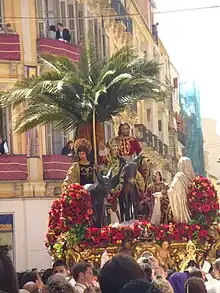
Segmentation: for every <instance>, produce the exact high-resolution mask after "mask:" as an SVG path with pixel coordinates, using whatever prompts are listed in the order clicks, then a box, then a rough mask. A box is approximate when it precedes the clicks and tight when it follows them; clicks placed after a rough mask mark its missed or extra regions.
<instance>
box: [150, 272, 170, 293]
mask: <svg viewBox="0 0 220 293" xmlns="http://www.w3.org/2000/svg"><path fill="white" fill-rule="evenodd" d="M153 284H154V285H155V287H156V288H157V289H159V290H160V291H161V292H162V293H173V288H172V286H171V285H170V283H169V282H168V281H167V280H166V279H164V278H163V277H162V276H159V275H158V276H157V277H156V278H155V279H154V280H153Z"/></svg>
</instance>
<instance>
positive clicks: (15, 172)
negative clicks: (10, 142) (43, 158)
mask: <svg viewBox="0 0 220 293" xmlns="http://www.w3.org/2000/svg"><path fill="white" fill-rule="evenodd" d="M27 178H28V170H27V156H26V155H23V156H22V155H15V156H8V155H0V181H14V180H27Z"/></svg>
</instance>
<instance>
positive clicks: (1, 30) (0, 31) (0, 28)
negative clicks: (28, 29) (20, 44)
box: [0, 25, 5, 34]
mask: <svg viewBox="0 0 220 293" xmlns="http://www.w3.org/2000/svg"><path fill="white" fill-rule="evenodd" d="M4 33H5V32H4V29H3V27H2V25H0V34H4Z"/></svg>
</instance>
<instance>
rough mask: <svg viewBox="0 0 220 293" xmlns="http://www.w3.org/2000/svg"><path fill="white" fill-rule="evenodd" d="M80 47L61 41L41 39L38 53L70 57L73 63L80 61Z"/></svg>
mask: <svg viewBox="0 0 220 293" xmlns="http://www.w3.org/2000/svg"><path fill="white" fill-rule="evenodd" d="M80 48H81V47H80V46H77V45H74V44H70V43H66V42H62V41H59V40H54V39H48V38H39V39H38V52H39V53H40V54H53V55H57V56H65V57H68V58H69V59H70V60H72V61H73V62H79V60H80Z"/></svg>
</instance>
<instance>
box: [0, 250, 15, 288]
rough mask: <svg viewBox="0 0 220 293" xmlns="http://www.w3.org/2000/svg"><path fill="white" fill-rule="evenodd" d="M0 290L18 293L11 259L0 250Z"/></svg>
mask: <svg viewBox="0 0 220 293" xmlns="http://www.w3.org/2000/svg"><path fill="white" fill-rule="evenodd" d="M0 290H1V291H5V292H7V293H18V281H17V274H16V272H15V270H14V267H13V264H12V262H11V259H10V258H9V256H8V255H7V253H6V252H5V251H2V250H1V249H0Z"/></svg>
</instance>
